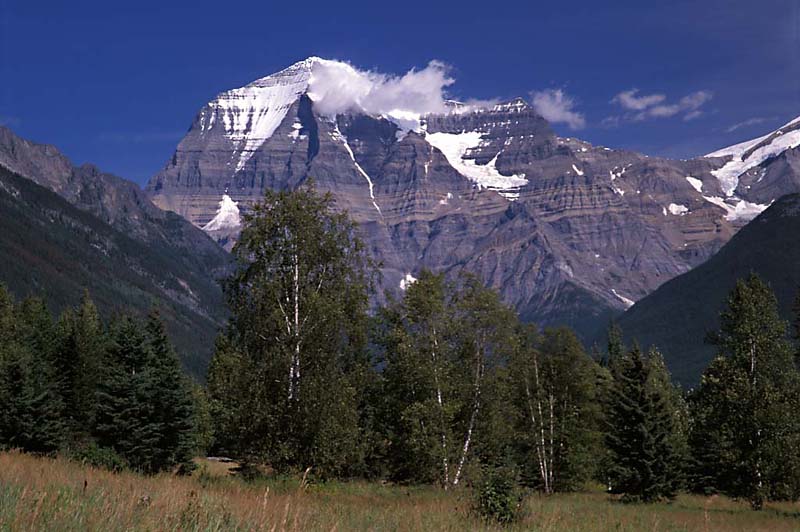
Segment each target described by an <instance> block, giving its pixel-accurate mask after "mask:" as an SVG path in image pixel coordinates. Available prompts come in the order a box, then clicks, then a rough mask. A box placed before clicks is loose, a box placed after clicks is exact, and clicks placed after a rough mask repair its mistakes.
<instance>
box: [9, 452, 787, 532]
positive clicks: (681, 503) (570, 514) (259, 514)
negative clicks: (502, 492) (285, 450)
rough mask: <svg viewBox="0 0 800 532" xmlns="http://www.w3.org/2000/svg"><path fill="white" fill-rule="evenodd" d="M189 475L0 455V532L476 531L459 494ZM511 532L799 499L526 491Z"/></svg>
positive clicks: (639, 523) (738, 524)
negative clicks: (628, 500)
mask: <svg viewBox="0 0 800 532" xmlns="http://www.w3.org/2000/svg"><path fill="white" fill-rule="evenodd" d="M200 464H201V471H200V473H199V474H197V475H195V476H194V477H192V478H178V477H173V476H168V475H162V476H157V477H149V478H148V477H142V476H139V475H135V474H130V473H123V474H113V473H109V472H106V471H102V470H97V469H92V468H87V467H84V466H81V465H79V464H74V463H70V462H66V461H64V460H51V459H41V458H33V457H30V456H25V455H21V454H17V453H3V454H0V529H1V530H25V531H27V530H58V531H61V530H102V531H114V530H159V531H160V530H276V531H277V530H303V531H305V530H459V531H460V530H476V529H487V528H491V527H488V526H487V525H486V524H484V523H482V522H481V521H479V520H477V519H476V518H474V517H473V516H471V515H470V512H469V503H468V498H467V495H466V494H465V493H444V492H442V491H439V490H435V489H432V488H402V487H393V486H381V485H378V484H368V483H362V482H354V483H330V484H326V485H322V486H310V487H308V488H305V489H303V488H301V487H300V482H299V481H297V480H283V481H277V480H275V481H269V482H259V483H245V482H242V481H240V480H239V479H237V478H231V477H230V476H228V475H227V469H228V468H229V467H230V464H225V463H220V462H207V461H201V462H200ZM525 508H526V516H525V518H524V520H523V522H521V523H520V524H519V525H517V526H516V527H515V528H517V529H520V530H552V531H564V530H586V531H600V530H630V531H641V530H692V531H694V530H701V531H702V530H730V531H734V530H735V531H741V530H770V531H780V530H798V529H800V506H798V505H796V504H780V505H770V506H769V507H768V508H767V509H766V510H765V511H763V512H752V511H750V510H749V509H748V508H747V506H746V505H745V504H741V503H739V502H735V501H731V500H729V499H726V498H722V497H713V498H703V497H693V496H682V497H680V498H679V499H678V500H677V501H675V502H674V503H672V504H668V505H667V504H663V505H623V504H617V503H613V502H611V501H609V499H608V497H607V496H606V495H604V494H602V493H585V494H575V495H560V496H554V497H542V496H532V497H529V498H528V499H527V500H526V502H525Z"/></svg>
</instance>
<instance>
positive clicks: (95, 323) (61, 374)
mask: <svg viewBox="0 0 800 532" xmlns="http://www.w3.org/2000/svg"><path fill="white" fill-rule="evenodd" d="M57 337H58V341H57V344H58V345H57V346H56V349H55V358H54V366H55V371H56V372H57V374H58V378H59V390H60V393H61V396H62V397H63V399H64V409H65V417H66V419H67V422H68V424H69V427H70V430H71V432H72V433H73V434H75V435H76V437H77V438H79V439H82V438H85V437H86V435H87V431H88V430H89V428H90V427H91V426H92V424H93V423H94V414H95V409H96V393H95V392H96V388H97V385H98V381H99V378H100V368H101V365H102V358H103V353H104V349H105V346H104V342H105V331H104V330H103V325H102V323H101V321H100V316H99V313H98V311H97V307H95V305H94V303H93V302H92V300H91V298H90V297H89V293H88V292H85V293H84V295H83V298H82V299H81V303H80V306H79V307H78V308H77V309H75V310H74V311H73V310H67V311H65V312H64V313H62V315H61V317H60V319H59V323H58V335H57Z"/></svg>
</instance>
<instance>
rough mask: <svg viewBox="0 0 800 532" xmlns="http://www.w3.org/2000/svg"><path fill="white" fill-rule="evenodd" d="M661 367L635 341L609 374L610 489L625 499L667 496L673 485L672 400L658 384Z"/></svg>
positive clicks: (671, 492)
mask: <svg viewBox="0 0 800 532" xmlns="http://www.w3.org/2000/svg"><path fill="white" fill-rule="evenodd" d="M662 368H663V366H660V365H658V364H651V361H650V360H649V359H648V358H646V357H645V356H644V355H643V354H642V352H641V350H640V349H639V347H638V346H634V348H633V349H632V350H631V351H630V352H629V353H627V354H626V355H625V356H623V357H622V359H621V360H620V363H619V366H618V369H617V371H616V373H615V375H614V385H613V396H612V399H611V402H610V405H609V411H608V413H607V423H608V432H607V434H606V445H607V446H608V449H609V451H610V454H611V467H610V472H609V473H610V485H611V491H612V493H617V494H622V495H623V498H624V499H625V500H629V501H644V502H651V501H656V500H660V499H671V498H672V497H674V496H675V493H676V490H677V488H678V485H677V482H676V481H677V480H678V479H677V478H676V475H675V469H674V468H675V465H676V460H677V456H676V452H675V449H674V446H673V442H674V435H673V431H674V425H673V416H672V412H671V405H670V401H669V397H668V396H667V394H666V393H665V392H664V390H663V387H662V386H661V385H660V384H659V383H660V381H661V380H662V378H663V376H662V375H660V374H659V373H660V372H661V371H663V370H662Z"/></svg>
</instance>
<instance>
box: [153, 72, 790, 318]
mask: <svg viewBox="0 0 800 532" xmlns="http://www.w3.org/2000/svg"><path fill="white" fill-rule="evenodd" d="M320 61H322V62H323V63H326V62H324V61H323V60H319V59H316V58H310V59H308V60H305V61H302V62H300V63H297V64H295V65H292V66H291V67H289V68H288V69H286V70H284V71H282V72H279V73H277V74H274V75H272V76H267V77H266V78H263V79H260V80H257V81H256V82H254V83H252V84H250V85H248V86H246V87H243V88H241V89H234V90H231V91H227V92H224V93H222V94H220V95H219V96H218V97H217V98H216V99H214V100H213V101H211V102H209V104H207V105H206V106H205V107H204V108H203V109H201V110H200V112H199V113H198V115H197V116H196V117H195V120H194V122H193V124H192V127H191V129H190V131H189V133H188V134H187V135H186V137H185V138H184V139H183V140H182V141H181V142H180V144H179V145H178V148H177V150H176V152H175V154H174V155H173V157H172V159H171V160H170V161H169V162H168V163H167V165H166V166H165V168H164V169H163V170H162V171H161V172H159V173H158V174H157V175H155V176H154V177H153V178H152V179H151V181H150V183H149V184H148V186H147V191H148V193H149V194H150V196H151V198H152V199H153V201H154V202H155V203H156V205H158V206H160V207H161V208H163V209H166V210H171V211H175V212H177V213H179V214H181V215H182V216H184V217H186V218H187V219H188V220H190V221H191V222H192V223H194V224H195V225H198V226H200V227H206V228H208V229H209V231H210V233H211V234H212V235H214V236H217V237H219V238H220V239H222V240H223V243H226V244H227V245H228V246H231V245H232V242H233V239H235V234H236V231H237V228H236V227H235V225H231V224H228V225H227V227H226V228H225V230H224V231H223V232H222V233H220V232H219V228H218V225H219V224H215V223H212V222H213V220H214V219H216V218H217V217H218V216H220V215H221V214H222V210H221V209H222V207H221V201H222V199H223V196H227V197H229V198H231V199H232V201H233V202H236V203H237V209H240V210H242V211H246V210H247V209H248V207H249V206H250V205H252V204H253V202H255V201H258V199H259V198H260V197H261V192H262V190H263V189H264V188H267V187H269V188H292V187H296V186H298V185H300V184H302V183H304V182H305V181H306V180H308V179H309V178H313V179H314V181H315V182H316V183H317V186H318V187H319V188H321V189H323V190H329V191H331V192H333V193H334V195H335V197H336V200H337V205H338V206H339V208H342V209H347V210H348V211H349V212H350V214H351V216H352V217H353V218H354V219H355V220H356V221H357V222H358V223H359V224H360V226H361V228H362V231H363V234H364V237H365V239H366V241H367V243H368V245H369V247H370V249H371V250H372V252H373V254H374V256H375V257H376V258H377V259H378V260H379V261H381V263H382V264H383V271H382V273H383V281H382V288H384V289H388V290H399V289H400V285H401V281H403V280H404V279H406V278H407V275H409V274H410V275H412V276H413V275H414V274H415V273H416V272H418V271H419V270H420V269H422V268H430V269H432V270H435V271H445V272H448V273H450V274H455V273H456V272H458V271H460V270H469V271H472V272H475V273H477V274H479V275H480V276H481V277H482V278H483V279H484V280H485V281H486V282H487V283H489V284H491V285H492V286H494V287H496V288H497V289H499V290H500V291H501V293H502V294H503V297H504V298H505V300H506V301H507V302H509V303H511V304H513V305H514V306H515V307H516V308H517V309H518V310H519V311H520V312H521V314H522V315H523V316H524V317H525V318H527V319H531V320H536V321H539V322H541V323H543V324H552V323H568V324H570V325H573V326H575V327H576V328H577V329H578V330H580V331H584V332H587V333H588V332H589V331H590V330H591V329H592V328H594V327H595V326H596V325H598V324H599V323H603V322H604V321H605V320H606V319H607V317H608V316H609V315H610V314H611V313H614V312H618V311H621V310H623V309H625V308H627V307H628V306H630V305H631V304H632V303H633V302H634V301H636V300H638V299H640V298H641V297H643V296H645V295H646V294H648V293H650V292H651V291H653V290H654V289H655V288H656V287H658V286H659V285H660V284H662V283H663V282H665V281H666V280H668V279H671V278H673V277H675V276H676V275H678V274H680V273H683V272H685V271H687V270H689V269H690V268H692V267H693V266H696V265H697V264H699V263H701V262H703V261H704V260H705V259H706V258H708V257H709V256H710V255H711V254H712V253H714V252H715V251H716V250H717V249H718V248H719V247H720V246H721V245H722V244H724V243H725V242H726V241H727V240H728V239H730V237H731V236H732V235H733V234H734V233H735V232H736V230H737V229H738V228H739V227H741V226H742V225H743V224H744V223H746V221H747V220H748V219H750V218H752V217H753V216H755V215H756V214H757V213H758V212H760V211H761V210H763V209H764V208H766V206H767V204H769V202H770V201H772V200H773V199H775V197H777V196H778V195H780V194H782V193H784V192H787V191H793V190H798V187H800V181H798V178H797V176H798V172H797V168H798V157H800V156H798V155H797V154H796V153H795V151H794V150H793V149H792V148H794V147H796V145H797V142H794V137H793V136H792V135H793V133H792V134H791V135H790V133H791V131H794V129H792V130H791V131H788V130H787V132H784V133H780V134H774V135H773V136H772V137H770V136H767V137H764V138H762V139H758V142H757V143H756V144H760V146H756V145H748V146H740V147H739V149H738V150H733V151H731V152H730V153H727V152H726V153H715V154H711V155H710V156H709V157H706V158H699V159H695V160H689V161H673V160H665V159H658V158H651V157H647V156H645V155H641V154H637V153H632V152H627V151H623V150H613V149H610V148H606V147H600V146H592V145H590V144H589V143H586V142H583V141H581V140H578V139H574V138H562V137H558V136H557V135H556V134H555V133H554V132H553V131H552V129H551V128H550V126H549V124H548V123H547V121H546V120H544V119H543V118H542V117H541V116H539V115H538V114H537V113H536V112H535V111H534V110H533V109H532V108H531V107H530V106H528V105H527V103H526V102H525V101H523V100H521V99H516V100H512V101H510V102H506V103H503V104H499V105H495V106H493V107H489V108H486V109H478V110H472V111H467V110H465V108H464V107H461V106H453V110H452V112H449V113H444V114H439V115H429V116H424V117H417V118H418V119H419V120H420V121H419V122H418V125H419V127H416V128H414V130H412V131H406V130H404V129H402V128H401V127H400V126H398V125H397V123H396V122H397V120H395V119H394V118H391V117H390V118H386V117H385V116H374V115H369V114H367V113H364V112H359V111H358V110H357V109H354V110H351V111H349V112H345V113H341V114H338V115H337V116H335V117H331V116H326V115H323V114H322V113H320V112H319V111H318V109H317V108H316V107H315V103H314V93H313V91H309V80H311V79H312V77H313V75H314V69H315V68H316V66H315V65H318V64H320V63H319V62H320ZM327 63H329V62H327ZM787 126H789V125H787ZM790 129H791V128H790ZM787 135H788V136H787ZM798 141H800V139H798ZM776 142H777V143H778V144H779V147H780V148H782V151H780V155H776V154H773V152H775V151H776V149H777V148H776V144H775V143H776ZM759 150H760V151H759ZM768 154H773V155H772V156H770V155H768ZM743 157H744V159H748V157H749V162H748V161H743V160H742V158H743ZM736 160H738V161H739V162H736ZM732 162H733V164H732ZM743 168H744V169H743ZM741 169H743V170H742V171H741V172H740V174H744V175H742V177H741V178H740V177H739V175H740V174H737V172H738V171H739V170H741ZM787 173H788V174H789V175H790V177H787ZM734 174H736V176H735V177H731V176H733V175H734ZM792 176H793V177H792ZM734 181H735V182H736V186H734V187H731V183H733V182H734Z"/></svg>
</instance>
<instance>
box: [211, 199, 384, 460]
mask: <svg viewBox="0 0 800 532" xmlns="http://www.w3.org/2000/svg"><path fill="white" fill-rule="evenodd" d="M334 207H335V206H334V204H333V199H332V196H331V195H330V194H325V195H320V194H318V193H316V191H315V190H314V189H313V186H308V187H304V188H301V189H299V190H296V191H280V192H273V191H267V192H266V193H265V197H264V200H263V201H262V202H260V203H258V204H256V205H255V206H254V207H253V208H252V211H251V212H250V213H249V214H247V215H246V216H245V224H244V229H243V230H242V233H241V236H240V239H239V241H238V243H237V244H236V246H235V247H234V250H233V253H234V256H235V258H236V270H235V272H234V274H233V275H232V276H231V278H230V279H229V280H228V282H227V284H226V295H227V299H228V303H229V306H230V308H231V314H232V315H231V320H230V327H229V330H228V333H227V334H228V336H229V341H228V347H229V348H228V352H231V351H235V352H238V353H239V354H240V355H241V357H242V359H243V360H244V361H245V363H244V364H243V366H244V367H243V368H240V371H243V372H244V373H245V378H244V381H245V382H246V383H247V384H246V390H243V391H242V392H241V393H243V394H248V397H246V398H244V399H243V400H240V401H238V405H239V407H240V408H246V409H247V410H248V412H247V414H248V418H249V420H250V421H249V422H248V423H247V424H246V426H245V427H244V428H243V432H244V433H245V434H244V438H243V439H244V440H245V443H244V445H243V449H242V451H243V452H246V454H248V455H250V456H252V457H254V458H257V459H259V460H266V461H269V462H270V463H271V464H272V465H273V466H274V467H300V468H302V467H314V468H316V469H317V470H318V471H317V472H318V473H320V472H328V473H330V474H339V473H340V472H342V471H344V470H345V469H347V468H348V467H349V465H352V464H353V463H354V462H356V461H357V457H356V454H357V452H356V451H355V448H356V447H357V443H358V440H359V438H358V430H359V429H358V412H357V411H356V409H357V407H356V405H357V402H358V390H356V389H355V387H357V383H356V380H357V379H354V378H351V377H353V375H355V374H357V373H358V371H359V368H362V367H363V365H364V364H365V363H366V358H365V349H364V348H365V343H366V310H367V292H368V287H369V276H370V272H371V269H370V268H371V267H370V264H369V260H368V259H367V256H366V253H365V250H364V246H363V244H362V243H361V241H360V239H359V238H358V237H357V235H356V227H355V226H354V224H353V222H352V221H350V219H349V218H348V216H347V214H346V213H343V212H337V211H336V210H335V208H334ZM231 348H232V349H231Z"/></svg>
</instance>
